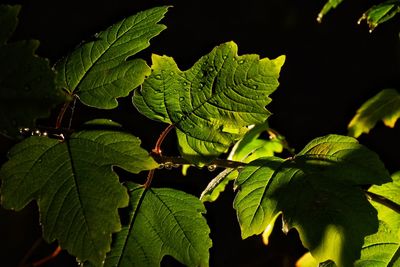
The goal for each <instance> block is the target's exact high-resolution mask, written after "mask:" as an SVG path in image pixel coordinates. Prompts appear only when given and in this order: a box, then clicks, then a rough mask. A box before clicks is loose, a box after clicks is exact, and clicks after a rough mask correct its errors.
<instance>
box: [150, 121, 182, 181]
mask: <svg viewBox="0 0 400 267" xmlns="http://www.w3.org/2000/svg"><path fill="white" fill-rule="evenodd" d="M174 127H175V126H174V125H173V124H170V125H168V127H167V128H165V130H164V131H162V133H161V134H160V136H159V137H158V139H157V142H156V145H155V146H154V148H153V150H152V152H153V154H154V155H156V156H161V145H162V143H163V142H164V140H165V137H167V135H168V133H169V132H170V131H171V130H172V129H173V128H174ZM153 177H154V170H150V171H149V173H148V174H147V179H146V182H145V183H144V187H145V188H149V187H150V185H151V182H152V181H153Z"/></svg>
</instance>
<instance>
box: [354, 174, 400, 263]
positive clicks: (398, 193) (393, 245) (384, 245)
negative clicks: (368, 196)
mask: <svg viewBox="0 0 400 267" xmlns="http://www.w3.org/2000/svg"><path fill="white" fill-rule="evenodd" d="M392 179H393V182H391V183H386V184H384V185H381V186H372V187H371V188H370V189H369V190H368V191H369V192H372V193H374V194H377V195H380V196H383V197H385V198H387V199H388V200H390V201H392V202H393V203H395V204H397V205H398V206H399V207H400V172H397V173H395V174H393V175H392ZM371 203H372V204H373V205H374V207H375V208H376V210H377V211H378V219H379V229H378V232H377V233H376V234H373V235H371V236H367V237H366V238H365V243H364V246H363V249H362V251H361V258H360V260H358V261H357V262H356V264H355V266H356V267H369V266H374V267H375V266H376V267H381V266H382V267H386V266H400V214H399V213H398V212H396V211H394V210H393V209H391V208H389V207H387V206H385V205H382V204H380V203H378V202H375V201H372V202H371Z"/></svg>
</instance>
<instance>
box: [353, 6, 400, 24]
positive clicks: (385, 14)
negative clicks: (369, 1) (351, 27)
mask: <svg viewBox="0 0 400 267" xmlns="http://www.w3.org/2000/svg"><path fill="white" fill-rule="evenodd" d="M399 12H400V1H399V0H387V1H385V2H383V3H380V4H378V5H374V6H372V7H371V8H370V9H368V10H367V11H366V12H365V13H364V14H363V15H362V17H361V18H360V19H359V20H358V24H360V23H361V22H362V21H363V20H366V22H367V23H368V26H369V29H370V32H372V31H373V30H374V29H375V28H376V27H377V26H378V25H379V24H382V23H384V22H386V21H388V20H390V19H391V18H393V17H394V16H395V15H396V14H397V13H399Z"/></svg>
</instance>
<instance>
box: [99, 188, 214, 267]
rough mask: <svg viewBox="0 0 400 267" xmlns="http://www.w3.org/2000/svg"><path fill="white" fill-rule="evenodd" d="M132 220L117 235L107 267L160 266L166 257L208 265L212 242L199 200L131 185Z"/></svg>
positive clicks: (159, 189)
mask: <svg viewBox="0 0 400 267" xmlns="http://www.w3.org/2000/svg"><path fill="white" fill-rule="evenodd" d="M128 188H129V192H130V193H129V194H130V199H131V200H130V207H129V209H130V211H129V220H128V222H127V223H126V225H125V226H124V227H123V228H122V230H121V232H119V233H118V234H117V235H116V238H115V241H114V243H113V248H112V250H111V252H110V253H109V254H108V255H107V259H106V262H105V266H106V267H108V266H113V267H117V266H118V267H125V266H129V267H134V266H138V267H147V266H149V267H150V266H160V262H161V260H162V258H163V257H164V256H166V255H170V256H172V257H174V258H175V259H176V260H178V261H179V262H181V263H182V264H185V266H208V261H209V252H208V250H209V249H210V247H211V245H212V242H211V239H210V238H209V233H210V229H209V227H208V225H207V223H206V220H205V219H204V217H203V216H202V213H205V211H206V210H205V208H204V206H203V204H202V203H201V202H200V200H199V199H198V198H196V197H194V196H192V195H189V194H186V193H184V192H182V191H178V190H174V189H168V188H151V189H147V190H146V189H145V188H144V187H143V186H140V185H137V184H133V183H130V184H129V185H128Z"/></svg>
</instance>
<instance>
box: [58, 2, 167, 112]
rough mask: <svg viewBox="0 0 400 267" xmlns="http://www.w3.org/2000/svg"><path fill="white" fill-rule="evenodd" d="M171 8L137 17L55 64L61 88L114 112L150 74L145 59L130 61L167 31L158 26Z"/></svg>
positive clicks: (115, 27) (116, 25) (158, 8)
mask: <svg viewBox="0 0 400 267" xmlns="http://www.w3.org/2000/svg"><path fill="white" fill-rule="evenodd" d="M167 9H168V7H166V6H163V7H156V8H152V9H149V10H145V11H142V12H139V13H137V14H136V15H133V16H131V17H128V18H126V19H124V20H122V21H120V22H119V23H116V24H114V25H113V26H111V27H109V28H108V29H107V30H105V31H103V32H100V33H98V34H96V35H95V36H94V40H92V41H88V42H85V43H83V44H82V45H80V46H79V47H78V48H77V49H75V50H74V51H73V52H72V53H71V54H70V55H68V56H67V57H66V58H64V59H63V60H61V61H60V62H58V63H57V64H56V70H57V71H58V75H57V80H58V85H59V86H60V87H62V88H64V89H65V90H66V91H68V92H69V94H71V95H72V94H76V95H78V96H79V99H80V101H81V102H82V103H84V104H85V105H88V106H92V107H96V108H102V109H112V108H115V107H117V105H118V102H117V100H116V99H117V98H118V97H123V96H127V95H128V94H129V93H130V92H131V91H132V90H134V89H135V88H136V87H137V86H139V85H140V84H141V83H142V82H143V80H144V78H145V77H146V76H147V75H149V74H150V68H149V67H148V66H147V64H146V62H145V61H144V60H142V59H133V60H131V59H129V60H128V58H130V57H132V56H134V55H136V54H137V53H138V52H140V51H142V50H143V49H145V48H147V47H148V46H149V45H150V43H149V41H150V39H151V38H153V37H155V36H157V35H158V34H159V33H160V32H161V31H163V30H164V29H165V28H166V27H165V26H164V25H162V24H158V22H159V21H160V20H161V19H162V18H163V17H164V14H165V13H166V12H167Z"/></svg>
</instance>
